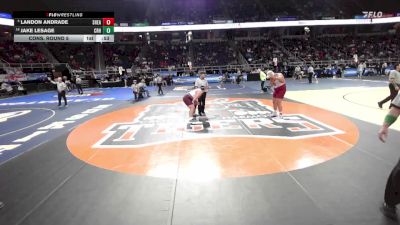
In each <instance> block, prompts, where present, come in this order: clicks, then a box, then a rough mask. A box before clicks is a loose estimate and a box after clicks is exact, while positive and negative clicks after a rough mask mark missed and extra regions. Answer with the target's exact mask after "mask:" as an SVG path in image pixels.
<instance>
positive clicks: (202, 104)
mask: <svg viewBox="0 0 400 225" xmlns="http://www.w3.org/2000/svg"><path fill="white" fill-rule="evenodd" d="M199 87H204V91H203V94H202V95H201V97H200V98H199V108H198V111H199V116H205V115H206V113H205V112H204V110H205V108H206V97H207V92H208V81H207V79H206V73H205V72H200V77H199V78H197V79H196V82H195V83H194V88H199Z"/></svg>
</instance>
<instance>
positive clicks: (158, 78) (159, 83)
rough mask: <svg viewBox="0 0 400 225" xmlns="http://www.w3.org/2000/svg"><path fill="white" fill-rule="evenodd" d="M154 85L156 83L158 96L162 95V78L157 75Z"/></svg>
mask: <svg viewBox="0 0 400 225" xmlns="http://www.w3.org/2000/svg"><path fill="white" fill-rule="evenodd" d="M155 81H156V83H157V87H158V95H164V91H163V90H162V85H163V78H162V77H161V75H160V74H159V75H157V77H156V80H155Z"/></svg>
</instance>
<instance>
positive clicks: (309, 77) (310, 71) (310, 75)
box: [307, 65, 314, 84]
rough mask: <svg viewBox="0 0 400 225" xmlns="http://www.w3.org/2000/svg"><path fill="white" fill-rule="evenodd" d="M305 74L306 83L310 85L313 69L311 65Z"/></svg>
mask: <svg viewBox="0 0 400 225" xmlns="http://www.w3.org/2000/svg"><path fill="white" fill-rule="evenodd" d="M307 74H308V83H309V84H311V83H312V77H313V76H314V67H312V65H310V66H309V67H308V69H307Z"/></svg>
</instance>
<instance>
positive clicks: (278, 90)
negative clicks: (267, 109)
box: [267, 70, 286, 118]
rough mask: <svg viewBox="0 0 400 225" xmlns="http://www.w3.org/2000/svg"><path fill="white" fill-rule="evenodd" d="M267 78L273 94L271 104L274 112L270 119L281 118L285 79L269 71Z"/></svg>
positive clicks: (281, 75) (279, 74)
mask: <svg viewBox="0 0 400 225" xmlns="http://www.w3.org/2000/svg"><path fill="white" fill-rule="evenodd" d="M267 78H269V80H270V82H271V86H272V87H274V93H273V95H272V104H273V107H274V112H273V113H272V115H271V116H272V117H278V118H282V112H283V107H282V100H283V98H284V97H285V93H286V81H285V77H284V76H283V74H281V73H274V72H273V71H271V70H269V71H268V72H267Z"/></svg>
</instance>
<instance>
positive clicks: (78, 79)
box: [75, 75, 83, 95]
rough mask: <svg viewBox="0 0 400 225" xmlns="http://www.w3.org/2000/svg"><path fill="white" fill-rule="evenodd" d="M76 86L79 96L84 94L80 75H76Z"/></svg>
mask: <svg viewBox="0 0 400 225" xmlns="http://www.w3.org/2000/svg"><path fill="white" fill-rule="evenodd" d="M75 84H76V89H77V90H78V94H80V95H81V94H83V89H82V79H81V78H80V77H79V75H76V79H75Z"/></svg>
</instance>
